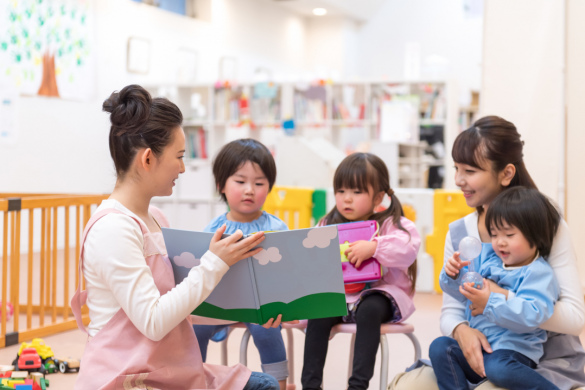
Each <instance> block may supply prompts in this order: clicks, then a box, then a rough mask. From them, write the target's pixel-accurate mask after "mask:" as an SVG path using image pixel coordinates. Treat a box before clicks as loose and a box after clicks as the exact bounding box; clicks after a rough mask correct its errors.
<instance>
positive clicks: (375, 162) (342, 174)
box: [324, 153, 416, 292]
mask: <svg viewBox="0 0 585 390" xmlns="http://www.w3.org/2000/svg"><path fill="white" fill-rule="evenodd" d="M369 186H371V187H372V190H373V194H370V195H371V196H374V195H375V194H377V193H379V192H384V193H385V194H388V196H389V197H390V199H391V201H392V202H391V203H390V207H388V208H387V209H386V210H383V211H381V212H379V213H372V215H370V216H368V217H367V218H366V219H368V220H375V221H376V222H378V225H380V226H382V224H383V223H384V221H386V219H388V218H392V223H393V224H394V225H395V226H396V227H397V228H398V229H400V230H403V231H405V232H407V233H408V231H407V230H406V229H405V228H404V227H403V226H402V224H401V223H400V217H403V216H404V211H403V210H402V204H401V203H400V201H399V200H398V198H397V197H396V195H394V191H393V190H392V189H391V188H390V175H389V173H388V168H387V167H386V164H384V161H382V159H381V158H380V157H378V156H376V155H374V154H371V153H352V154H350V155H349V156H347V157H346V158H344V159H343V161H342V162H341V163H340V164H339V166H338V167H337V169H336V170H335V175H334V176H333V191H334V192H335V193H337V191H339V189H341V188H352V189H357V190H360V191H364V192H369V190H370V189H369ZM324 220H325V221H326V224H327V225H334V224H338V223H346V222H352V221H350V220H348V219H347V218H345V217H344V216H343V215H341V213H340V212H339V210H337V207H336V206H334V207H333V209H332V210H331V211H330V212H329V214H327V215H326V216H325V217H324ZM409 235H410V233H409ZM408 277H409V278H410V280H411V282H412V285H411V291H412V292H414V287H415V285H416V260H415V261H414V263H412V265H411V266H410V267H409V268H408Z"/></svg>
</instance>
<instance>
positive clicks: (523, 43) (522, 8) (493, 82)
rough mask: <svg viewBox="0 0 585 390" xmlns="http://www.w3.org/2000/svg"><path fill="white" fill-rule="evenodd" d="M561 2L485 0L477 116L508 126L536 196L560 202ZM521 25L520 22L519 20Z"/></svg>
mask: <svg viewBox="0 0 585 390" xmlns="http://www.w3.org/2000/svg"><path fill="white" fill-rule="evenodd" d="M562 5H563V3H562V2H554V1H549V0H516V1H513V2H510V1H506V0H488V1H487V2H486V14H485V36H484V56H483V57H484V69H483V80H484V81H483V88H482V90H481V94H482V95H481V107H480V111H481V114H482V115H498V116H501V117H503V118H505V119H507V120H509V121H511V122H513V123H514V124H515V125H516V127H517V128H518V131H519V132H520V134H521V135H522V138H523V139H524V141H525V147H524V160H525V162H526V165H527V167H528V171H529V172H530V174H531V176H532V178H533V179H534V180H535V182H536V185H537V186H538V187H539V189H540V190H541V191H543V192H544V193H545V194H547V195H548V196H550V197H552V198H553V199H555V200H559V194H558V189H559V167H560V164H561V154H560V153H561V139H562V133H563V131H564V130H563V115H564V113H563V106H562V104H563V96H564V95H563V94H564V92H563V88H564V85H563V61H564V55H563V47H564V25H563V7H562ZM520 20H521V21H522V22H521V23H519V21H520Z"/></svg>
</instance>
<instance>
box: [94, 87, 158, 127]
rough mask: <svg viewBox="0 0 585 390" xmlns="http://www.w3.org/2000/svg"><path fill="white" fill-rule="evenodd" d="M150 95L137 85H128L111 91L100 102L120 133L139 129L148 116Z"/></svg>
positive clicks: (150, 101) (150, 102)
mask: <svg viewBox="0 0 585 390" xmlns="http://www.w3.org/2000/svg"><path fill="white" fill-rule="evenodd" d="M151 105H152V97H151V96H150V94H149V93H148V91H147V90H145V89H144V88H142V87H141V86H139V85H128V86H127V87H124V88H123V89H122V90H121V91H120V92H113V93H112V94H111V95H110V97H109V98H107V99H106V100H105V101H104V103H103V104H102V109H103V110H104V111H106V112H109V113H110V122H111V123H112V126H113V127H115V128H117V129H118V130H119V131H120V132H121V133H124V132H127V131H133V130H134V131H135V130H137V129H140V128H141V127H142V126H143V125H144V124H145V123H146V121H147V120H148V118H149V116H150V107H151Z"/></svg>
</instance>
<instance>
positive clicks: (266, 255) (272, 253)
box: [254, 246, 282, 265]
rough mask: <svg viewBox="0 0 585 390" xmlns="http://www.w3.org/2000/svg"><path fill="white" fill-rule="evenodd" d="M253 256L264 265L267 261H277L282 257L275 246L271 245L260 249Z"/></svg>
mask: <svg viewBox="0 0 585 390" xmlns="http://www.w3.org/2000/svg"><path fill="white" fill-rule="evenodd" d="M254 258H255V259H256V260H258V262H259V263H260V265H266V264H268V263H269V262H271V261H272V262H273V263H278V262H279V261H280V260H281V259H282V255H281V254H280V252H279V250H278V248H277V247H275V246H273V247H270V248H268V249H262V250H261V251H260V253H258V254H257V255H254Z"/></svg>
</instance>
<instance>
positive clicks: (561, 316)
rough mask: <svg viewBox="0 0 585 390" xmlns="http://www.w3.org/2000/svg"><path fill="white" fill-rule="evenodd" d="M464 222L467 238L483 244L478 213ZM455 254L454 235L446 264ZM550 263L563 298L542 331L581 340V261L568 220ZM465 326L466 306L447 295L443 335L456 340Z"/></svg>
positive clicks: (584, 316) (584, 313)
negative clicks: (458, 329) (455, 333)
mask: <svg viewBox="0 0 585 390" xmlns="http://www.w3.org/2000/svg"><path fill="white" fill-rule="evenodd" d="M464 222H465V227H466V229H467V234H468V235H470V236H472V237H475V238H477V239H478V240H480V241H481V239H480V237H479V230H478V227H477V222H478V214H477V212H475V213H472V214H469V215H467V216H466V217H465V218H464ZM453 252H454V250H453V243H452V242H451V233H450V232H448V233H447V238H446V240H445V255H444V261H445V262H446V261H447V259H449V258H450V257H452V256H453ZM547 260H548V263H549V265H550V266H551V267H552V269H553V271H554V275H555V277H556V279H557V282H558V284H559V288H560V295H559V300H558V301H557V302H556V304H555V306H554V312H553V315H552V317H551V318H550V319H548V320H547V321H546V322H544V323H543V324H542V325H541V328H542V329H545V330H548V331H552V332H557V333H565V334H570V335H575V336H578V335H579V334H580V333H581V331H582V330H583V326H584V325H585V302H584V301H583V289H582V287H581V282H580V280H579V271H578V269H577V257H576V256H575V251H574V249H573V243H572V241H571V236H570V232H569V227H568V226H567V223H566V222H565V221H564V220H561V223H560V225H559V229H558V231H557V234H556V236H555V238H554V240H553V246H552V248H551V252H550V255H549V257H548V259H547ZM508 294H509V295H508V299H510V297H511V296H510V294H513V293H511V292H509V293H508ZM461 323H467V321H466V318H465V303H463V302H459V301H458V300H456V299H455V298H453V297H451V296H449V294H443V307H442V308H441V332H442V333H443V334H444V335H446V336H452V334H453V330H455V327H457V325H459V324H461Z"/></svg>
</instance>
